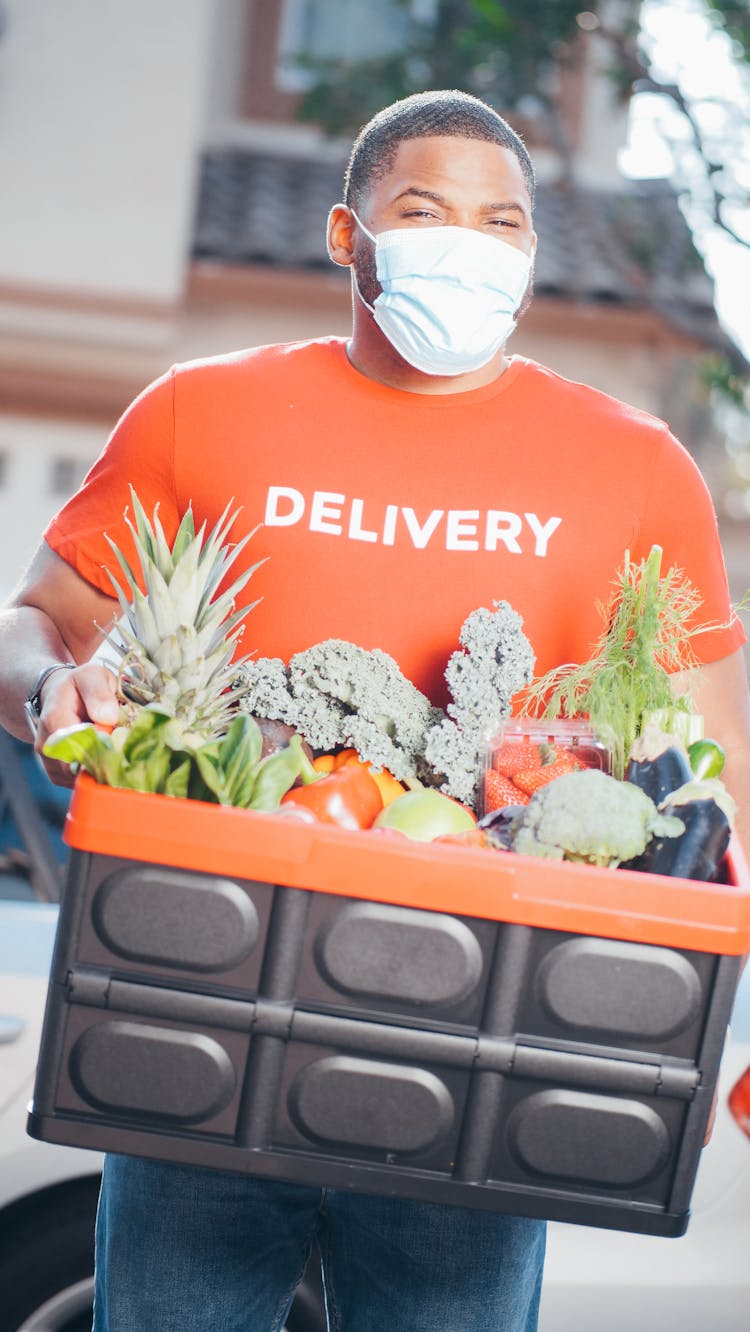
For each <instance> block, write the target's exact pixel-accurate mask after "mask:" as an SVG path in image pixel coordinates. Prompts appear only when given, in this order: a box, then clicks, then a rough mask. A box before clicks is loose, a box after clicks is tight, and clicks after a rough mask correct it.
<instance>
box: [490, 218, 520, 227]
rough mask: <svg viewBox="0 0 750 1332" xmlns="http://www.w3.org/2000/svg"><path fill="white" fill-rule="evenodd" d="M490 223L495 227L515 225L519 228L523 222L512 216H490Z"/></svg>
mask: <svg viewBox="0 0 750 1332" xmlns="http://www.w3.org/2000/svg"><path fill="white" fill-rule="evenodd" d="M490 225H491V226H493V227H513V228H514V229H517V228H518V227H519V226H520V225H521V224H520V222H517V221H516V220H515V218H512V217H493V218H490Z"/></svg>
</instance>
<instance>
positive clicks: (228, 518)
mask: <svg viewBox="0 0 750 1332" xmlns="http://www.w3.org/2000/svg"><path fill="white" fill-rule="evenodd" d="M130 494H131V499H132V504H133V515H134V520H135V521H131V519H130V518H129V517H128V516H127V515H126V517H125V521H126V522H127V525H128V527H129V528H130V530H131V533H132V535H133V541H134V543H135V549H136V553H137V555H138V560H139V563H140V575H141V581H142V582H143V586H144V588H145V591H144V592H142V591H141V589H140V587H139V579H138V577H137V575H136V574H135V573H134V572H133V570H132V569H131V567H130V564H129V563H128V561H127V559H126V558H125V556H124V554H123V553H122V551H121V550H120V549H119V548H118V547H117V546H116V545H115V543H114V541H112V540H111V539H110V538H109V537H108V538H107V540H108V542H109V545H110V546H111V548H112V551H113V553H114V555H115V557H116V559H117V562H118V564H119V566H120V569H121V571H122V575H123V580H124V584H125V586H124V587H123V586H122V585H121V583H120V582H119V581H118V579H117V578H116V577H115V576H114V574H113V573H112V572H111V571H110V570H109V569H108V570H107V573H108V575H109V577H110V579H111V581H112V584H113V586H114V589H115V592H116V594H117V599H118V601H119V603H120V610H121V611H122V620H121V621H120V623H119V625H118V627H117V631H116V633H115V635H114V636H113V637H112V638H111V640H110V647H111V648H112V650H113V651H114V653H115V654H116V656H117V657H118V658H119V677H118V687H119V693H120V697H121V700H122V705H123V723H124V724H125V725H127V724H128V723H129V722H132V721H134V720H135V718H136V717H137V716H138V710H139V709H140V708H142V707H146V706H156V707H158V710H159V713H160V714H161V715H162V716H169V717H170V718H171V719H172V725H171V726H170V727H169V730H168V733H167V734H165V736H164V737H163V738H164V739H165V741H166V743H168V744H171V745H172V746H173V747H174V748H175V749H193V748H196V747H197V746H198V745H200V744H202V743H203V742H204V741H206V740H215V739H217V738H218V737H219V736H221V735H223V734H224V733H225V732H226V730H227V727H228V726H229V723H230V721H231V720H232V717H233V716H234V712H235V707H234V700H233V698H232V694H231V690H232V688H233V686H234V685H235V683H236V680H237V671H238V668H239V665H240V664H241V663H240V662H233V657H234V655H235V652H236V649H237V645H238V642H239V640H240V637H241V635H242V625H241V620H242V619H243V617H244V616H245V615H247V614H248V612H249V611H250V610H252V608H253V607H252V605H251V606H243V607H242V608H240V609H237V608H236V599H237V597H238V596H239V594H240V592H241V591H242V590H243V588H244V587H245V585H246V583H247V582H248V580H249V579H250V578H251V577H252V575H253V573H254V572H255V570H256V569H257V568H258V565H257V564H256V565H253V566H252V568H250V569H247V570H246V571H245V572H244V573H243V574H241V575H240V577H239V578H237V579H236V580H235V581H234V582H233V583H232V584H231V586H230V587H228V588H226V590H225V591H223V592H219V587H220V585H221V583H222V582H223V580H224V579H225V577H226V575H227V573H228V571H229V569H230V568H231V566H232V565H233V564H234V562H235V560H236V559H237V557H238V555H239V554H240V552H241V551H242V550H243V549H244V547H245V546H246V545H247V543H248V541H249V540H250V539H251V537H252V536H253V532H249V533H247V534H246V535H245V536H244V537H243V538H242V539H241V540H240V541H238V542H237V543H236V544H234V545H231V546H230V545H228V544H227V537H228V535H229V532H230V531H231V528H232V526H233V525H234V523H235V521H236V519H237V514H236V513H234V514H230V512H229V506H228V507H227V508H226V509H225V510H224V513H223V514H222V516H221V518H220V519H219V521H218V523H217V524H216V526H215V527H214V528H213V530H212V531H211V532H210V533H209V535H208V536H206V524H205V523H204V524H203V526H202V527H201V529H200V531H199V532H198V533H196V531H195V527H194V523H193V513H192V509H188V510H187V511H186V513H185V515H184V516H183V518H182V521H181V523H180V526H179V529H178V531H177V535H176V537H175V540H174V544H173V546H172V548H171V550H170V548H169V545H168V543H167V540H166V538H165V536H164V531H163V529H162V526H161V523H160V521H159V515H158V507H157V509H155V510H154V514H153V520H152V521H151V522H150V521H149V519H148V518H147V517H146V514H145V512H144V510H143V507H142V505H141V503H140V501H139V499H138V496H137V495H136V493H135V491H134V490H133V489H132V488H131V492H130ZM253 604H255V603H253Z"/></svg>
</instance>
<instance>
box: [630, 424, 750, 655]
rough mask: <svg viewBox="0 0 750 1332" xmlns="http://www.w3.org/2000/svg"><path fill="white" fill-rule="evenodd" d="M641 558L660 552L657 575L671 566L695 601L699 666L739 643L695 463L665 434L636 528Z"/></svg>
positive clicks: (740, 632)
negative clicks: (685, 579)
mask: <svg viewBox="0 0 750 1332" xmlns="http://www.w3.org/2000/svg"><path fill="white" fill-rule="evenodd" d="M640 535H641V547H642V549H641V553H642V554H647V553H648V550H650V548H651V546H652V545H653V544H657V545H659V546H661V547H662V548H663V551H664V556H663V563H662V571H663V572H666V571H667V570H668V569H669V568H671V567H673V566H676V567H677V568H678V569H680V570H682V571H683V572H684V573H685V574H686V575H687V577H688V578H689V579H690V582H691V583H692V585H693V587H694V588H695V590H696V592H697V593H698V595H699V596H700V598H701V605H700V607H699V608H698V611H697V612H696V614H695V616H694V617H693V620H692V625H691V627H692V628H693V629H696V630H700V632H696V633H694V634H693V636H692V638H691V642H690V646H691V649H692V652H693V653H694V655H695V657H696V658H697V659H698V661H699V662H702V663H708V662H711V661H718V660H719V659H720V658H721V657H726V656H728V655H729V654H730V653H731V652H734V651H736V649H737V648H739V647H741V646H742V644H743V643H744V642H745V632H744V629H743V626H742V622H741V620H740V618H739V616H738V615H737V613H736V611H735V610H734V609H733V607H732V601H731V597H730V593H729V586H728V581H727V573H726V567H725V564H724V555H723V552H722V548H721V541H720V537H719V530H718V524H717V520H716V512H715V509H714V505H713V501H712V499H711V496H710V493H709V491H708V487H707V485H706V483H705V481H704V479H703V476H702V475H701V472H700V471H699V469H698V467H697V465H696V463H695V462H694V460H693V459H692V458H691V456H690V454H689V453H688V451H687V449H686V448H684V446H683V445H682V444H680V443H679V441H678V440H676V439H675V438H674V436H673V435H671V434H670V433H669V431H668V430H666V428H665V430H664V434H663V438H662V441H661V447H660V448H659V450H658V455H657V459H656V463H655V466H654V471H653V474H652V478H651V488H650V493H649V497H648V503H647V507H646V510H645V514H644V520H643V524H642V527H641V534H640Z"/></svg>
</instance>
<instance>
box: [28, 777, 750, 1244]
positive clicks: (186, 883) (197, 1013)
mask: <svg viewBox="0 0 750 1332" xmlns="http://www.w3.org/2000/svg"><path fill="white" fill-rule="evenodd" d="M111 796H112V793H111V792H110V793H109V794H108V796H107V797H106V798H107V800H110V799H111ZM127 799H129V800H131V801H132V797H127ZM139 799H144V797H139ZM145 799H146V800H150V801H153V800H162V799H164V798H162V797H145ZM167 803H168V804H169V803H171V804H172V805H174V804H176V803H182V804H188V803H190V802H167ZM217 812H218V811H217ZM221 813H222V814H224V813H226V812H225V811H221ZM231 813H232V814H236V813H237V811H231ZM185 817H188V816H187V815H186V816H185ZM244 817H245V818H246V819H249V820H251V821H252V820H253V819H254V818H256V817H259V818H261V824H258V825H253V824H252V822H250V824H248V825H247V827H248V828H249V829H250V835H249V838H248V840H249V848H250V849H249V850H248V857H247V858H248V863H250V864H252V862H253V853H252V832H253V831H254V830H255V828H256V827H257V829H259V830H261V831H263V830H265V831H264V835H266V833H268V828H269V827H271V833H268V835H269V836H271V837H272V839H273V837H276V838H277V840H279V842H280V844H282V845H284V846H288V845H289V839H290V838H291V840H292V842H293V841H294V838H295V837H297V836H299V837H300V838H307V839H308V842H307V843H305V845H307V846H308V849H310V848H312V852H314V853H317V851H318V850H319V847H318V843H317V841H316V838H317V834H312V833H311V832H310V830H309V829H307V828H304V829H302V830H301V831H298V829H297V828H294V829H292V828H291V827H290V826H289V825H286V826H284V827H283V830H282V825H279V831H278V832H276V831H275V829H274V828H273V821H272V816H271V817H263V816H253V815H245V816H244ZM227 826H228V825H227ZM232 826H236V825H232ZM78 834H79V835H78V841H79V843H80V842H81V841H82V842H83V843H84V844H85V843H86V841H87V840H89V841H91V838H89V837H88V834H86V835H84V836H83V837H81V836H80V826H79V827H78ZM323 836H324V838H325V837H326V836H328V834H327V833H326V834H324V835H323ZM107 838H108V834H107V832H106V829H105V830H104V831H103V832H102V833H101V834H95V835H94V836H93V841H92V845H94V846H96V845H97V844H98V843H99V842H101V841H102V840H107ZM310 838H312V840H311V841H310ZM342 838H343V840H342ZM352 839H354V840H353V841H352ZM73 840H76V822H75V818H74V819H73ZM136 840H137V839H136ZM332 844H335V846H340V847H343V851H342V854H344V853H345V855H346V857H347V860H346V863H347V864H349V865H350V866H351V867H354V869H356V865H357V857H358V856H360V855H368V854H369V855H370V857H372V856H373V855H374V856H375V857H376V861H377V859H378V857H381V856H383V857H385V859H384V866H385V868H387V869H388V870H389V876H386V877H387V878H388V881H384V883H383V889H382V895H381V899H380V900H376V899H374V898H373V897H372V896H370V897H362V896H361V895H359V894H360V891H361V890H360V888H355V887H354V886H353V887H352V890H351V891H350V892H349V893H347V892H345V891H344V889H343V884H342V882H338V883H337V884H336V888H335V891H334V892H327V891H325V890H324V889H322V888H321V887H320V886H319V885H317V884H316V883H315V882H314V881H315V879H316V877H318V876H317V875H316V873H315V872H313V871H312V870H308V869H307V868H306V864H305V856H304V854H303V851H302V850H300V849H297V850H296V851H295V850H294V848H292V851H291V852H290V855H291V860H290V864H293V866H294V868H293V870H292V869H290V872H289V873H288V874H286V875H285V874H283V873H281V874H279V875H277V876H276V877H279V878H282V879H283V878H287V879H290V880H292V883H293V884H294V885H296V886H290V885H289V883H285V882H273V883H272V882H268V881H265V879H263V878H261V877H260V875H259V877H258V878H252V877H243V876H242V875H240V874H237V873H236V872H231V864H232V862H231V859H230V860H229V861H228V863H229V864H230V872H227V873H209V872H207V871H205V870H204V869H195V868H191V867H190V851H189V848H188V849H187V850H185V848H180V849H177V850H175V852H174V854H173V855H172V856H170V859H172V860H175V861H177V862H178V863H176V864H175V863H170V864H163V863H158V862H156V861H141V860H136V859H130V858H128V856H127V855H123V854H118V855H109V854H105V853H103V852H102V851H101V850H97V849H95V850H90V849H78V850H74V851H73V852H72V854H71V857H70V863H69V869H68V878H67V885H66V889H65V893H64V898H63V904H62V908H61V913H60V921H59V927H58V937H57V943H56V948H55V954H54V959H53V967H52V975H51V980H50V988H49V998H48V1004H47V1012H46V1017H45V1026H44V1033H43V1039H42V1048H41V1055H40V1062H39V1071H38V1076H37V1083H36V1088H35V1092H34V1101H33V1106H32V1109H31V1113H30V1117H29V1131H30V1132H31V1133H32V1134H33V1135H34V1136H36V1137H39V1138H42V1139H45V1140H48V1141H53V1142H59V1143H67V1144H70V1145H74V1146H79V1147H90V1148H97V1149H104V1150H108V1151H115V1152H121V1153H125V1154H135V1155H140V1156H146V1157H154V1158H159V1159H163V1160H168V1161H179V1162H185V1163H190V1164H194V1165H202V1166H209V1167H211V1166H213V1167H217V1168H223V1169H230V1170H236V1171H240V1172H246V1173H250V1174H258V1175H266V1176H270V1177H273V1178H277V1179H283V1180H296V1181H300V1182H303V1183H309V1184H315V1185H321V1186H330V1187H337V1188H348V1189H352V1190H355V1191H360V1192H375V1193H381V1194H390V1195H401V1196H408V1197H412V1198H418V1199H423V1200H426V1201H430V1202H438V1203H447V1204H451V1203H453V1204H458V1205H462V1206H472V1207H480V1208H487V1209H492V1210H499V1211H508V1212H514V1213H518V1214H522V1215H527V1216H536V1217H548V1218H550V1219H554V1220H562V1221H572V1222H577V1223H586V1224H590V1225H596V1226H607V1227H612V1228H616V1229H624V1230H632V1231H642V1232H645V1233H652V1234H661V1235H679V1234H681V1233H682V1232H683V1231H684V1230H685V1228H686V1225H687V1220H688V1208H689V1201H690V1194H691V1190H692V1186H693V1180H694V1175H695V1171H696V1168H697V1164H698V1160H699V1156H700V1149H701V1145H702V1142H703V1136H704V1132H705V1128H706V1124H707V1121H708V1116H709V1110H710V1104H711V1099H712V1095H713V1091H714V1088H715V1084H716V1078H717V1073H718V1067H719V1061H720V1057H721V1052H722V1048H723V1043H724V1037H725V1033H726V1028H727V1023H728V1020H729V1016H730V1011H731V1004H732V998H733V994H734V989H735V985H736V980H737V975H738V970H739V956H738V954H739V953H740V952H741V951H742V947H743V946H744V945H743V942H742V940H743V939H744V935H742V937H740V933H739V931H738V928H737V927H736V926H732V925H731V924H730V925H729V926H727V927H726V930H725V933H726V939H727V945H728V948H731V951H726V952H724V951H719V950H716V951H707V950H706V949H705V947H703V946H697V947H686V946H685V944H684V937H683V936H684V928H686V927H684V928H683V930H682V933H681V931H680V929H679V928H677V926H675V936H676V938H677V939H678V940H682V942H680V943H679V946H677V945H676V944H675V945H673V944H672V943H670V941H669V937H668V934H669V932H668V931H667V937H666V938H664V937H663V936H664V929H663V923H662V927H661V936H660V935H659V932H658V931H657V937H661V941H660V942H649V941H648V936H649V925H648V922H645V923H644V920H636V919H635V918H632V919H629V918H628V915H627V912H624V915H623V917H622V919H620V921H619V925H616V926H613V931H612V932H613V935H618V934H619V935H620V936H621V937H608V936H605V935H604V934H596V933H582V932H578V931H576V932H573V931H571V930H567V929H561V928H560V927H559V924H560V918H561V915H560V912H561V911H562V907H561V908H560V910H557V912H556V911H555V910H553V909H552V908H550V910H549V916H550V922H551V923H550V924H549V925H544V924H539V923H537V922H538V917H539V912H540V907H539V899H540V898H544V894H545V893H546V894H547V895H549V888H548V887H547V886H545V885H547V884H548V883H549V882H551V881H554V882H555V883H557V878H555V877H554V876H555V875H557V876H559V875H562V879H561V883H562V888H561V900H562V897H564V896H565V894H566V893H567V894H568V895H570V894H571V893H572V890H573V889H574V888H575V886H576V884H577V883H579V882H580V881H581V879H580V876H581V874H583V875H584V876H586V875H587V874H589V875H594V876H596V875H599V876H600V877H601V876H602V875H607V874H608V877H607V878H606V880H605V879H604V878H602V887H603V890H604V889H605V888H606V891H607V892H608V893H609V894H610V895H612V894H615V899H614V907H613V908H612V910H613V911H614V910H615V909H616V906H617V902H616V893H617V891H618V885H619V884H620V883H622V884H623V885H626V884H627V883H628V881H629V882H630V883H631V884H635V886H636V888H638V887H639V886H640V885H639V884H638V883H636V881H637V880H641V881H642V880H645V879H649V878H651V876H639V875H633V874H624V873H620V872H618V873H617V874H614V873H613V872H611V871H610V872H606V871H605V872H600V871H595V870H590V869H589V868H588V867H586V868H584V869H583V870H581V869H579V868H577V867H576V868H575V871H574V873H573V874H572V875H570V876H568V878H566V877H565V872H566V871H567V870H570V869H573V868H574V867H568V866H550V865H544V866H542V865H541V864H539V865H538V866H534V865H533V864H532V863H531V862H528V861H522V860H521V858H519V857H512V856H508V857H505V856H500V855H494V854H493V853H490V852H482V851H472V852H471V853H470V855H469V856H468V860H464V859H463V858H462V856H461V855H459V856H457V857H455V862H454V863H455V865H456V872H457V871H458V867H459V866H464V865H465V864H471V865H472V866H473V865H474V864H476V865H477V866H478V867H481V872H482V873H485V868H484V867H485V866H490V867H491V868H492V869H493V870H495V872H496V874H497V883H498V907H497V917H498V918H492V917H491V916H489V915H487V914H485V913H483V914H481V915H477V914H473V913H472V912H469V913H467V914H454V913H453V912H446V911H444V910H441V909H437V908H433V909H425V908H424V907H422V906H418V905H413V902H414V900H419V895H420V893H421V892H422V882H423V880H424V877H425V873H426V872H427V870H429V866H430V864H431V863H433V862H432V861H431V860H430V857H436V856H437V857H440V856H441V855H443V856H446V855H447V856H448V861H449V862H450V857H451V855H452V854H453V849H452V848H451V849H448V848H440V849H438V848H435V849H434V850H430V851H426V850H425V849H424V848H420V850H419V851H418V852H415V851H413V850H411V848H410V850H409V852H408V853H406V852H404V853H400V852H399V851H398V850H396V851H395V852H394V850H393V848H392V847H389V848H388V850H387V851H385V850H381V849H378V850H377V851H376V850H375V846H376V841H375V840H373V842H372V843H370V845H369V850H368V844H367V834H340V833H338V830H337V833H336V834H335V835H333V842H332ZM300 845H301V846H302V845H303V844H302V843H301V844H300ZM303 849H304V848H303ZM216 855H217V860H219V861H220V860H221V854H220V852H219V851H217V853H216ZM404 857H405V859H404ZM476 857H478V858H479V859H476ZM402 859H403V860H404V866H405V869H404V875H405V881H407V880H408V881H410V880H412V879H414V866H415V865H417V866H418V868H419V875H418V877H419V885H418V890H417V891H416V898H415V895H414V892H406V893H404V892H403V891H400V890H399V889H398V885H397V884H394V882H393V881H392V871H393V870H394V868H395V869H398V866H399V865H400V864H401V860H402ZM181 860H186V861H187V862H188V863H186V864H181V863H179V862H180V861H181ZM407 862H408V864H407ZM280 863H281V864H283V863H284V861H283V853H280ZM435 863H437V862H435ZM259 864H267V857H266V859H265V860H263V857H261V858H260V860H259ZM372 864H373V862H372V860H369V861H368V867H369V870H370V877H372ZM501 867H502V868H501ZM521 871H522V873H521ZM322 872H323V871H322V870H321V871H320V873H322ZM479 872H480V870H479V869H478V870H477V873H479ZM535 873H536V874H538V875H539V876H541V877H540V882H541V886H539V885H537V886H536V887H535V886H534V884H533V882H532V881H533V877H534V874H535ZM308 874H309V877H310V878H311V879H312V880H313V884H312V886H310V887H306V886H304V880H305V878H306V876H307V875H308ZM504 875H505V876H507V875H510V879H511V880H512V883H511V887H512V890H513V891H512V893H511V892H510V890H508V891H507V892H506V901H505V906H507V907H510V906H511V905H512V910H507V911H505V912H504V903H503V891H504V890H505V889H507V885H506V884H505V883H504V878H503V876H504ZM550 875H553V880H550ZM333 877H334V878H338V877H340V878H341V879H342V880H345V877H346V876H345V872H344V871H343V870H342V871H341V875H340V876H338V875H337V874H336V873H335V872H334V873H333ZM354 877H356V875H355V876H354ZM299 881H302V882H299ZM583 881H584V883H585V884H586V887H587V889H590V886H591V883H592V882H593V880H589V879H585V878H584V880H583ZM519 882H520V883H522V884H523V883H529V884H530V888H529V892H528V898H529V902H530V903H531V905H530V906H529V908H528V911H527V913H526V914H527V915H528V918H529V923H527V922H525V921H524V919H523V916H524V910H523V909H520V908H519V899H520V898H522V897H523V892H521V891H520V890H519ZM662 882H663V883H664V882H666V881H662ZM669 882H670V884H672V886H674V882H675V881H669ZM352 883H354V879H352ZM467 887H468V880H467V881H466V882H465V883H464V891H462V890H461V884H460V882H459V883H458V884H457V889H456V894H455V897H456V901H462V900H465V899H467V898H468V899H471V894H470V893H468V892H467V891H465V890H466V888H467ZM685 888H686V893H687V897H686V910H688V909H689V908H691V907H692V905H693V903H692V902H690V898H689V892H690V886H689V885H685ZM706 889H707V886H706V885H701V886H700V887H698V886H697V885H696V891H697V892H699V893H701V894H703V893H705V891H706ZM657 890H658V884H657ZM715 891H716V893H717V899H716V900H717V903H719V904H720V903H721V902H722V901H723V898H722V894H724V895H728V896H729V898H731V901H730V906H731V910H732V911H733V912H734V913H735V916H736V913H737V910H738V909H739V908H738V904H740V905H741V906H742V910H743V911H744V916H743V917H742V918H743V919H744V920H745V922H746V921H747V911H746V907H747V893H746V891H745V889H744V887H743V888H742V889H741V888H740V887H739V886H737V885H736V884H735V886H733V887H732V886H731V885H730V887H728V888H726V889H722V888H720V887H719V886H716V888H715ZM511 897H512V898H513V902H512V903H511ZM389 898H390V899H395V900H389ZM701 900H703V899H702V898H701ZM410 903H412V904H410ZM521 906H522V907H523V903H521ZM563 906H564V903H563ZM607 909H609V907H607ZM542 910H543V909H542ZM717 910H718V906H717ZM504 914H505V915H510V917H511V918H510V919H504V918H502V917H503V915H504ZM562 915H563V917H564V915H565V912H564V911H563V912H562ZM631 916H632V913H631ZM613 919H614V917H613ZM737 919H739V917H737ZM623 921H624V923H623ZM630 925H632V926H633V933H634V936H635V937H634V938H632V939H631V938H628V937H622V935H623V934H626V933H627V930H628V928H629V927H630ZM746 932H747V931H746V930H745V933H746ZM696 937H697V938H698V939H699V938H700V934H699V932H696ZM644 938H645V939H646V941H645V942H644Z"/></svg>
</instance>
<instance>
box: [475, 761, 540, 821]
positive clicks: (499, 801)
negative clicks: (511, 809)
mask: <svg viewBox="0 0 750 1332" xmlns="http://www.w3.org/2000/svg"><path fill="white" fill-rule="evenodd" d="M528 803H529V796H528V795H526V792H525V791H521V790H519V788H518V787H517V786H515V785H514V783H513V782H512V780H511V778H510V777H504V776H503V774H502V773H500V772H495V769H494V768H490V769H489V771H488V772H486V773H485V774H484V810H485V813H486V814H487V813H489V812H490V811H491V810H494V809H503V808H504V807H505V806H507V805H528Z"/></svg>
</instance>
